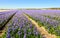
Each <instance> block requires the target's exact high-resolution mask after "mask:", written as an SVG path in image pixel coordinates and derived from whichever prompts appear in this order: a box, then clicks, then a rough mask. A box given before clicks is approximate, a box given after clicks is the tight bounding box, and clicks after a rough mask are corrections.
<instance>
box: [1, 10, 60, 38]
mask: <svg viewBox="0 0 60 38" xmlns="http://www.w3.org/2000/svg"><path fill="white" fill-rule="evenodd" d="M24 14H25V15H27V16H28V17H29V18H31V19H32V20H33V21H35V22H36V23H37V24H38V26H39V27H44V28H45V29H46V31H47V32H48V33H49V34H52V35H53V34H54V35H55V36H57V37H58V38H60V10H26V9H23V10H10V11H5V12H0V34H1V35H0V38H46V37H45V36H44V35H42V34H41V32H40V31H38V28H37V27H36V25H35V24H33V23H32V22H31V21H30V20H29V19H28V18H27V17H26V16H25V15H24ZM3 30H5V32H2V31H3ZM42 32H44V31H42ZM2 33H3V34H2Z"/></svg>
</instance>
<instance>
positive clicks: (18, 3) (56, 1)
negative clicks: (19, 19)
mask: <svg viewBox="0 0 60 38" xmlns="http://www.w3.org/2000/svg"><path fill="white" fill-rule="evenodd" d="M51 7H56V8H59V7H60V0H0V8H51Z"/></svg>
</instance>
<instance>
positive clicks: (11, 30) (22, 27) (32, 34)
mask: <svg viewBox="0 0 60 38" xmlns="http://www.w3.org/2000/svg"><path fill="white" fill-rule="evenodd" d="M7 26H8V30H7V36H6V37H7V38H42V36H41V34H40V32H38V31H37V28H36V27H35V26H34V24H32V23H31V21H29V20H28V19H27V18H26V17H25V16H24V15H23V14H22V11H18V12H17V13H16V15H15V16H14V17H13V18H12V19H11V21H10V22H9V23H8V24H7Z"/></svg>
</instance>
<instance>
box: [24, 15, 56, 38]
mask: <svg viewBox="0 0 60 38" xmlns="http://www.w3.org/2000/svg"><path fill="white" fill-rule="evenodd" d="M24 15H25V16H26V17H27V18H28V19H29V20H30V21H31V22H32V23H33V24H34V25H35V27H37V30H38V31H39V32H40V33H41V35H42V36H43V37H45V38H56V36H55V35H52V34H49V33H48V32H47V31H46V29H45V28H44V27H43V26H41V27H40V25H38V23H36V22H35V21H34V20H32V19H31V18H29V17H28V16H27V15H26V14H24Z"/></svg>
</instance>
